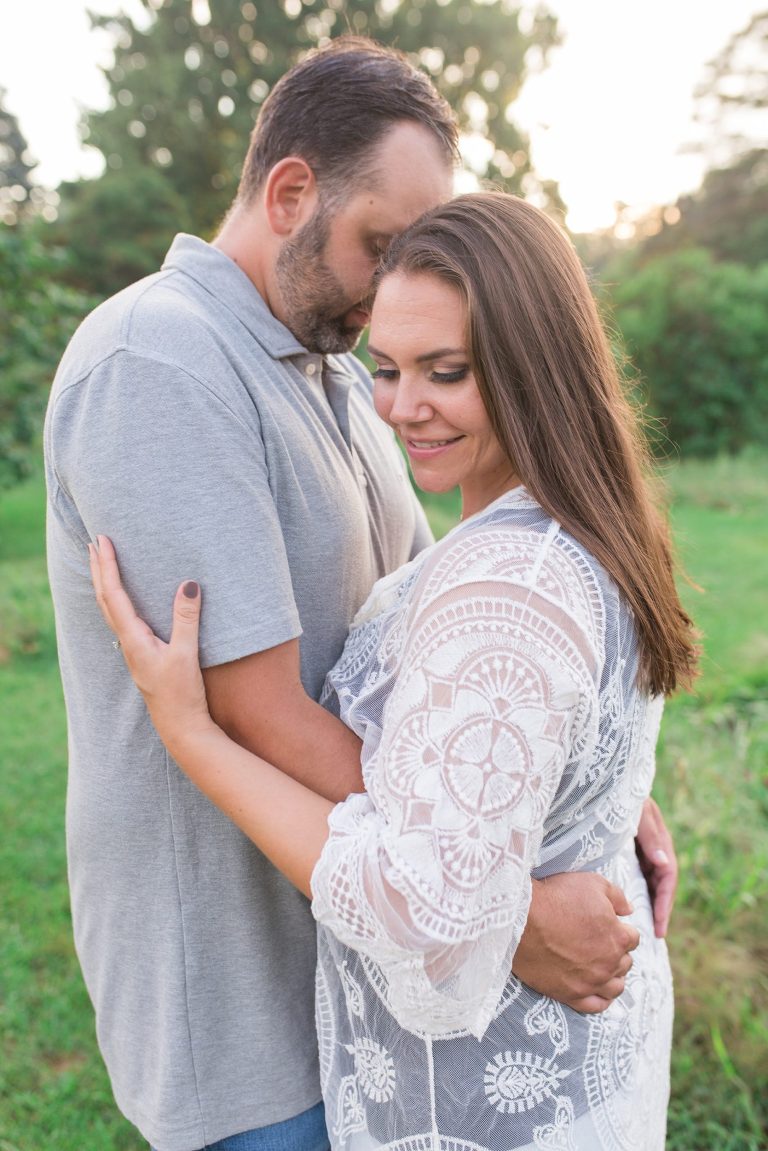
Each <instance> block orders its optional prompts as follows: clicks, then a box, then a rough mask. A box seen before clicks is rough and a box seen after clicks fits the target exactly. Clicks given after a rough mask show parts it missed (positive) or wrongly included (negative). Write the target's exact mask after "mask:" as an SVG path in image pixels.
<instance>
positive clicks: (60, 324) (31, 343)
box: [0, 224, 94, 489]
mask: <svg viewBox="0 0 768 1151" xmlns="http://www.w3.org/2000/svg"><path fill="white" fill-rule="evenodd" d="M93 302H94V301H93V300H92V299H88V298H87V297H85V296H83V295H81V294H80V293H78V292H75V291H73V289H72V288H68V287H65V286H64V285H63V284H62V283H61V267H60V258H59V257H58V256H57V255H56V253H53V252H51V251H50V250H49V249H47V248H46V247H44V246H43V244H42V243H41V242H40V240H39V238H38V236H37V235H36V229H35V228H34V226H33V225H30V224H24V225H17V226H15V227H10V226H9V225H7V224H0V489H2V488H7V487H10V486H11V485H13V484H14V483H17V482H18V481H19V480H21V479H23V478H24V477H25V476H27V475H29V473H30V472H31V471H32V469H33V467H34V463H35V459H36V457H37V454H38V445H39V440H40V432H41V429H42V418H43V412H44V410H45V404H46V400H47V397H48V391H49V388H50V385H51V380H52V379H53V375H54V372H55V370H56V364H57V362H58V360H59V357H60V356H61V354H62V352H63V351H64V348H65V346H66V343H67V341H68V339H69V337H70V336H71V335H72V332H73V331H74V329H75V327H76V326H77V324H78V322H79V321H80V320H81V319H82V317H83V316H84V315H85V313H86V312H87V311H88V310H89V308H90V307H91V306H92V305H93Z"/></svg>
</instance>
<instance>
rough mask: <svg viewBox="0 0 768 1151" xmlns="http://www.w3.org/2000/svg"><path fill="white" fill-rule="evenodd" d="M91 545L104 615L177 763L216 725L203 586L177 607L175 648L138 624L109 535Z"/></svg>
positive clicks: (188, 590) (185, 590) (181, 596)
mask: <svg viewBox="0 0 768 1151" xmlns="http://www.w3.org/2000/svg"><path fill="white" fill-rule="evenodd" d="M97 538H98V548H96V547H95V546H94V545H93V544H89V545H88V553H89V556H90V565H91V579H92V580H93V586H94V588H95V590H96V599H97V601H98V604H99V607H100V608H101V614H102V615H103V616H104V619H105V620H106V622H107V624H108V625H109V627H110V628H111V629H112V631H113V632H114V633H115V635H116V636H117V639H118V641H119V646H120V649H121V651H122V653H123V656H124V657H125V662H126V664H127V666H128V670H129V671H130V673H131V675H132V676H133V679H134V682H135V683H136V686H137V687H138V689H139V691H140V692H141V694H142V695H143V696H144V700H145V702H146V705H147V708H148V710H149V714H150V716H151V717H152V722H153V723H154V725H155V728H156V730H157V733H158V735H159V736H160V738H161V739H162V741H163V743H164V744H165V746H166V747H167V748H168V750H169V751H170V753H171V755H173V757H174V758H175V759H178V758H182V757H183V754H184V747H185V744H186V743H187V742H188V741H189V740H190V738H192V739H194V738H195V737H196V736H199V735H200V734H202V733H205V732H206V731H208V730H209V729H210V728H212V727H213V726H215V725H214V723H213V720H212V719H211V716H210V713H209V711H208V704H207V702H206V698H205V686H204V684H203V676H202V672H201V671H200V662H199V659H198V632H199V626H200V602H201V593H200V586H199V585H198V584H197V583H195V582H194V580H186V581H185V582H184V583H183V584H181V586H180V587H179V589H178V591H177V592H176V598H175V600H174V603H173V629H172V632H171V640H170V643H164V642H163V641H162V640H161V639H158V637H157V636H156V635H155V634H154V632H153V631H152V630H151V628H150V627H149V626H148V625H147V624H146V623H145V622H144V620H142V619H139V617H138V616H137V614H136V612H135V610H134V607H133V604H132V603H131V601H130V599H129V597H128V594H127V592H126V591H125V589H124V588H123V585H122V583H121V580H120V571H119V568H118V566H117V557H116V555H115V549H114V548H113V546H112V543H111V541H110V540H108V539H107V537H106V536H98V537H97Z"/></svg>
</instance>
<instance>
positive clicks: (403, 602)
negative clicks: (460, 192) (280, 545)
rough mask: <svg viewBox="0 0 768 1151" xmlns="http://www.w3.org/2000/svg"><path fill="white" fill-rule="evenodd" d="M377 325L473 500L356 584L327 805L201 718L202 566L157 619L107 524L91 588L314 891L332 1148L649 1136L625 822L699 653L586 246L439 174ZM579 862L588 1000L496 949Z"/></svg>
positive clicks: (148, 683)
mask: <svg viewBox="0 0 768 1151" xmlns="http://www.w3.org/2000/svg"><path fill="white" fill-rule="evenodd" d="M369 351H370V352H371V354H372V356H373V357H374V359H375V360H376V363H377V369H376V371H375V373H374V376H375V380H376V395H375V401H376V408H377V411H378V412H379V414H380V415H381V416H382V418H384V419H385V420H387V421H388V422H389V423H390V424H391V425H392V427H393V428H394V429H395V430H396V431H397V433H398V435H399V436H400V438H401V440H402V441H403V443H404V445H405V448H406V450H407V452H408V455H409V458H410V462H411V466H412V469H413V473H414V476H415V479H416V481H417V483H418V484H419V485H420V486H421V487H423V488H424V489H426V490H428V491H447V490H449V489H451V488H453V487H454V486H455V485H457V484H458V485H459V487H460V489H461V495H462V509H463V518H462V523H461V524H459V525H458V526H457V527H456V528H455V529H454V530H453V531H452V532H451V533H450V534H449V535H448V536H447V537H446V538H445V539H443V540H442V541H440V542H439V543H437V544H435V545H434V546H433V547H432V548H430V549H428V550H427V551H426V552H425V553H423V554H422V555H420V556H419V557H418V558H417V559H416V560H414V561H412V562H411V563H410V564H408V565H407V566H406V567H404V568H402V569H400V570H399V571H398V572H396V573H394V575H392V576H390V577H389V578H387V579H384V580H382V581H380V582H379V583H378V584H377V585H376V586H375V587H374V589H373V591H372V593H371V596H370V597H369V599H368V601H367V603H366V604H365V605H364V606H363V608H362V609H361V611H360V612H359V614H358V617H357V618H356V620H355V623H354V625H353V628H352V631H351V633H350V636H349V639H348V642H347V644H346V647H345V649H344V653H343V655H342V657H341V659H340V661H339V663H338V665H337V666H336V668H335V669H334V670H333V671H332V672H331V673H330V675H329V677H328V681H327V685H326V696H325V702H326V705H327V706H328V707H329V708H331V709H332V710H334V711H335V712H336V713H337V714H338V715H340V717H341V718H342V719H343V720H344V722H345V723H347V724H348V725H349V726H350V727H352V728H353V730H354V731H355V732H356V733H357V734H358V736H359V737H360V738H361V739H362V740H363V768H364V778H365V784H366V789H367V790H366V793H365V794H364V795H353V796H350V797H349V798H348V799H347V800H346V801H345V802H344V803H342V804H339V805H337V806H336V807H334V806H333V805H332V804H331V803H329V802H328V801H327V800H325V799H323V798H321V797H319V796H317V795H315V794H314V793H313V792H311V791H309V790H308V789H306V788H304V787H303V786H302V785H301V784H299V783H297V782H295V781H294V780H292V779H289V778H288V777H287V776H285V775H283V774H282V773H281V772H279V771H277V770H276V769H274V768H272V767H271V766H270V765H268V764H266V763H265V762H264V761H263V760H260V759H258V758H257V757H255V756H253V755H251V754H250V753H248V752H246V751H244V750H243V749H241V748H240V747H238V746H237V745H236V744H234V743H232V742H231V741H230V740H229V739H228V738H227V737H226V736H225V735H224V733H223V732H222V731H221V730H220V729H219V728H218V727H216V725H215V724H214V723H213V721H212V720H211V718H210V716H209V714H208V711H207V707H206V703H205V693H204V689H203V684H202V679H201V677H200V672H199V668H198V665H197V659H196V651H197V619H198V616H199V605H200V593H199V588H198V587H197V585H196V584H195V583H193V582H188V583H185V584H184V585H183V587H182V588H181V589H180V591H179V593H178V595H177V598H176V604H175V618H174V631H173V637H172V640H171V643H170V645H165V644H162V643H161V642H160V641H159V640H157V639H156V638H155V637H153V636H152V635H151V633H150V632H149V629H148V628H146V626H145V625H144V624H142V623H141V621H139V620H138V619H137V618H136V617H135V614H134V613H133V610H132V608H131V606H130V604H129V602H128V601H127V597H126V596H125V594H124V592H122V589H121V588H120V585H119V578H118V576H117V569H116V565H115V561H114V553H113V552H112V551H111V548H110V546H109V544H108V542H107V541H104V542H103V543H102V546H101V548H100V553H99V555H98V557H97V556H96V554H95V552H94V553H92V564H93V570H94V580H95V583H96V585H97V592H98V594H99V596H100V602H101V604H102V607H103V610H104V611H105V614H106V616H107V619H108V622H110V624H111V626H112V627H113V628H114V629H115V630H116V631H117V633H118V635H119V637H120V639H121V641H122V645H123V649H124V651H125V655H126V659H127V661H128V665H129V667H130V669H131V671H132V674H133V675H134V678H135V679H136V682H137V684H138V685H139V687H140V688H141V690H142V691H143V693H144V695H145V698H146V701H147V704H148V707H149V709H150V712H151V714H152V717H153V720H154V722H155V725H156V727H157V728H158V731H159V732H160V735H161V736H162V738H163V740H164V741H165V743H166V744H167V746H168V748H169V750H170V752H171V754H172V755H173V757H174V758H175V759H176V761H177V762H178V763H179V764H180V766H181V767H182V768H183V769H184V770H185V771H186V772H187V773H188V774H189V775H190V777H191V778H192V779H193V780H194V781H195V782H196V783H197V784H198V785H199V786H200V787H201V788H202V789H203V790H204V791H205V792H206V793H207V794H208V795H209V796H210V798H211V799H212V800H213V801H214V802H215V803H216V804H218V805H219V806H220V807H221V808H222V809H223V810H224V811H225V812H227V814H228V815H230V817H231V818H232V819H234V820H235V822H237V823H238V825H239V826H240V827H241V828H242V829H243V830H244V831H245V832H246V833H247V834H248V835H250V836H251V838H252V839H253V840H254V841H255V842H256V843H257V844H258V846H259V847H260V848H261V849H262V851H264V852H265V853H266V854H267V855H268V857H269V858H270V859H271V860H272V862H273V863H274V864H275V865H276V866H277V867H279V868H280V869H281V870H282V871H284V873H285V874H286V875H287V876H288V877H289V878H290V879H291V880H292V882H294V883H295V884H296V885H297V886H298V887H299V888H300V889H301V890H303V891H305V892H306V893H307V894H311V895H312V896H313V910H314V913H315V916H316V918H317V920H318V923H319V964H318V980H317V1020H318V1031H319V1037H320V1052H321V1068H322V1075H323V1091H324V1097H325V1102H326V1112H327V1119H328V1126H329V1131H330V1135H331V1140H332V1142H333V1144H334V1146H335V1147H338V1148H350V1149H351V1151H368V1149H369V1148H376V1147H387V1148H389V1149H391V1151H394V1149H398V1151H406V1149H407V1151H416V1149H417V1148H419V1149H420V1148H427V1147H429V1148H433V1149H435V1151H437V1148H443V1149H448V1148H450V1149H452V1151H469V1149H472V1151H477V1149H481V1148H488V1149H493V1151H510V1149H511V1148H577V1149H578V1151H582V1149H593V1148H601V1149H611V1151H631V1149H634V1148H638V1149H639V1148H643V1149H647V1151H655V1149H661V1148H662V1147H663V1145H664V1130H665V1114H666V1100H667V1095H668V1065H669V1045H670V1032H671V1021H672V994H671V979H670V973H669V967H668V962H667V956H666V950H665V948H664V944H663V942H662V941H661V940H658V939H655V938H654V934H653V927H652V918H651V911H650V907H649V900H648V892H647V889H646V885H645V881H644V880H643V877H642V875H641V873H640V870H639V867H638V864H637V860H636V857H635V852H634V847H633V837H634V832H635V829H636V825H637V820H638V818H639V813H640V808H641V805H642V803H643V801H644V799H645V798H646V797H647V795H648V794H649V791H650V787H651V781H652V777H653V767H654V745H655V742H656V735H657V731H658V724H659V720H660V716H661V708H662V700H663V696H664V695H665V694H668V693H670V692H671V691H673V690H674V689H675V687H676V686H678V685H679V684H681V683H685V682H687V681H689V680H690V678H691V677H692V675H693V671H694V665H695V649H694V643H693V636H692V626H691V622H690V620H689V619H688V617H687V616H686V614H685V612H684V611H683V609H682V607H681V605H680V602H679V600H678V598H677V594H676V591H675V587H674V582H673V575H672V563H671V558H670V550H669V544H668V537H667V532H666V529H665V528H664V526H663V523H662V521H661V519H660V517H659V516H658V514H657V512H656V510H655V508H654V506H653V503H652V500H651V498H650V496H649V494H648V491H647V489H646V483H645V480H644V477H643V467H644V456H643V452H642V448H641V446H640V441H639V439H638V436H637V433H636V430H635V429H634V425H633V420H632V416H631V412H630V410H629V408H628V406H627V404H626V403H625V401H624V400H623V398H622V395H621V389H620V386H619V383H618V380H617V377H616V372H615V368H614V365H613V361H612V357H611V354H610V350H609V347H608V345H607V341H606V339H605V335H604V333H603V331H602V329H601V326H600V323H599V320H598V317H597V313H596V309H595V306H594V303H593V301H592V298H591V296H590V293H589V289H588V286H587V283H586V279H585V277H584V273H583V270H582V269H581V266H580V265H579V262H578V260H577V258H576V256H575V254H574V252H573V250H572V248H571V246H570V244H569V243H568V241H567V240H566V239H565V237H564V236H563V235H562V233H561V232H560V231H559V229H558V228H557V227H556V226H555V225H554V224H552V222H551V221H550V220H548V219H547V217H545V216H544V215H543V214H542V213H541V212H539V211H538V210H536V209H535V208H533V207H531V206H530V205H528V204H526V203H524V202H522V201H520V200H517V199H514V198H512V197H508V196H504V195H500V194H487V195H473V196H465V197H460V198H459V199H457V200H454V201H452V202H451V203H449V204H446V205H443V206H442V207H440V208H438V209H436V210H435V211H433V212H432V213H430V214H428V215H427V216H426V217H424V218H422V220H421V221H419V222H417V223H416V224H415V225H413V227H412V228H410V229H409V231H408V232H407V233H405V234H404V235H403V236H401V237H400V238H399V239H397V240H395V241H394V242H393V244H392V245H391V248H390V250H389V252H388V254H387V256H386V258H385V262H384V266H383V268H382V272H381V275H380V278H379V285H378V291H377V296H376V301H375V305H374V310H373V316H372V321H371V333H370V344H369ZM583 869H599V870H600V871H601V872H603V873H604V874H605V875H606V876H607V877H608V878H609V879H611V880H612V881H614V882H616V883H618V884H620V885H621V886H622V887H623V888H624V889H625V890H626V891H627V893H628V895H629V898H630V899H631V901H632V903H633V904H634V913H633V917H632V922H633V923H634V925H635V926H636V927H637V928H638V929H639V930H640V933H641V943H640V946H639V947H638V949H637V951H636V952H635V959H634V963H633V966H632V969H631V971H630V973H629V975H628V976H627V980H626V988H625V991H624V993H623V994H622V995H621V996H620V997H619V998H618V999H617V1000H616V1001H615V1002H614V1003H613V1004H612V1005H611V1007H610V1008H608V1010H606V1011H605V1012H604V1013H603V1014H601V1015H594V1016H588V1015H581V1014H579V1013H578V1012H575V1011H572V1010H570V1009H569V1008H567V1007H562V1006H561V1005H560V1004H558V1003H556V1002H554V1001H553V1000H549V999H546V998H543V997H540V996H538V995H537V994H536V993H535V992H533V991H531V990H530V989H528V988H527V987H525V986H524V985H522V984H520V983H519V982H518V981H517V980H515V979H514V978H513V977H511V976H510V970H511V965H512V956H513V954H514V951H515V947H516V945H517V942H518V940H519V938H520V935H521V933H522V930H523V927H524V924H525V920H526V915H527V909H528V903H529V899H530V875H531V874H533V875H534V876H536V877H539V878H540V877H544V876H546V875H549V874H553V873H555V872H559V871H568V870H583Z"/></svg>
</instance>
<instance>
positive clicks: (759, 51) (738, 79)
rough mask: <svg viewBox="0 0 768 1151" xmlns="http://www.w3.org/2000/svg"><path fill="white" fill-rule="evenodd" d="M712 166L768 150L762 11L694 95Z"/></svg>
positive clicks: (767, 49)
mask: <svg viewBox="0 0 768 1151" xmlns="http://www.w3.org/2000/svg"><path fill="white" fill-rule="evenodd" d="M694 96H695V101H696V107H695V113H694V119H695V120H696V122H697V124H698V125H699V127H700V130H701V132H700V139H699V141H698V142H697V143H696V144H694V145H693V146H692V147H693V148H694V149H695V150H698V151H701V152H703V153H704V155H705V156H706V158H707V161H708V163H707V167H708V168H727V167H731V166H732V165H733V163H734V161H736V160H738V159H739V158H740V157H741V156H743V155H744V154H745V153H747V152H752V151H754V149H755V148H758V149H763V148H766V147H767V146H768V131H767V130H766V123H767V122H768V10H766V11H763V12H758V13H756V14H755V15H754V16H753V17H752V18H751V20H750V21H749V23H748V24H747V25H746V27H745V28H742V29H741V30H740V31H739V32H736V33H735V34H734V35H733V36H732V37H731V38H730V40H729V41H728V43H727V44H726V45H725V47H724V48H723V50H722V51H721V52H719V53H718V55H717V56H715V58H714V59H713V60H711V61H710V62H709V64H707V66H706V69H705V72H704V76H703V78H702V81H701V83H700V84H699V85H698V87H697V89H696V92H695V94H694Z"/></svg>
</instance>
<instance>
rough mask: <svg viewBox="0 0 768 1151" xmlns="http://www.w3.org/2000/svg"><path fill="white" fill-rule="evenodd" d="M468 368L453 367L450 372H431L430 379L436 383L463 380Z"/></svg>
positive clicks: (450, 382) (451, 382)
mask: <svg viewBox="0 0 768 1151" xmlns="http://www.w3.org/2000/svg"><path fill="white" fill-rule="evenodd" d="M468 371H469V368H454V369H453V371H450V372H432V374H431V377H430V378H431V379H433V380H434V381H435V382H436V383H438V384H457V383H458V382H459V380H463V379H464V377H465V376H466V374H467V372H468Z"/></svg>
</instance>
